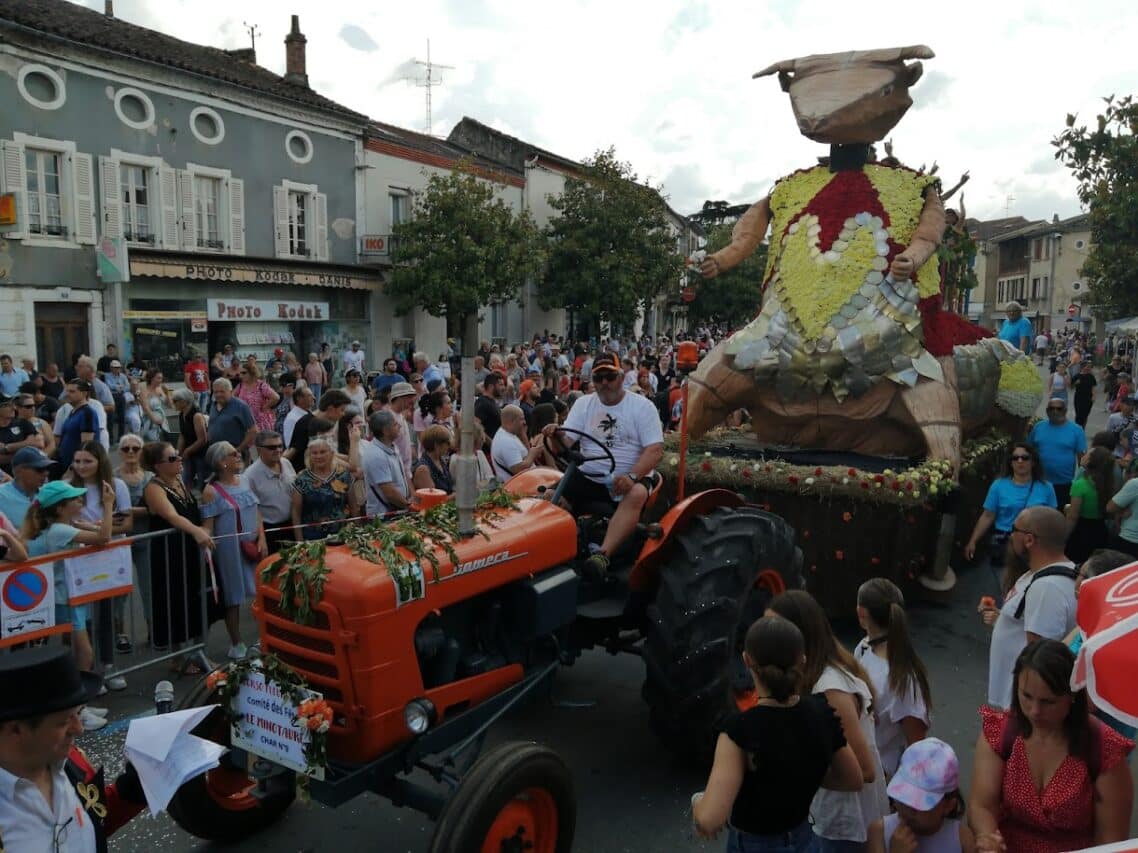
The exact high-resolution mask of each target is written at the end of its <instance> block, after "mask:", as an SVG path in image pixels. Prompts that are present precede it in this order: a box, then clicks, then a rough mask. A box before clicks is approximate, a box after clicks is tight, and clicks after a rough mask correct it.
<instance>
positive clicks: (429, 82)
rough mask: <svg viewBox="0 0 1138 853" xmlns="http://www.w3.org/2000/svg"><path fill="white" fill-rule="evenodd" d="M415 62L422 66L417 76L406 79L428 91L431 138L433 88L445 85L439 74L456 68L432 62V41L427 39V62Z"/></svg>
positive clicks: (417, 71) (428, 132)
mask: <svg viewBox="0 0 1138 853" xmlns="http://www.w3.org/2000/svg"><path fill="white" fill-rule="evenodd" d="M414 62H415V64H416V65H418V66H420V68H419V69H417V70H416V72H415V75H414V76H413V77H408V78H406V79H409V80H411V81H412V82H414V84H415V85H416V86H419V87H421V88H423V89H426V90H427V135H428V136H430V135H431V90H432V89H433V88H435V86H441V85H442V84H443V79H442V74H441V73H439V72H442V71H454V66H453V65H439V64H438V63H434V62H431V40H430V39H427V60H426V61H425V62H424V61H423V60H421V59H416V60H414Z"/></svg>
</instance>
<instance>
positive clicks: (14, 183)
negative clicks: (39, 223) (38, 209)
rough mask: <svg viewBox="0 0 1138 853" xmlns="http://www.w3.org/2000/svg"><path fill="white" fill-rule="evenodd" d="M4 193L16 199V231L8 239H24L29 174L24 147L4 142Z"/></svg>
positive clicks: (26, 225) (26, 221)
mask: <svg viewBox="0 0 1138 853" xmlns="http://www.w3.org/2000/svg"><path fill="white" fill-rule="evenodd" d="M3 152H4V172H3V176H4V191H5V192H10V193H12V194H13V195H14V196H15V197H16V223H17V224H16V230H15V231H9V232H8V234H7V236H8V237H23V236H25V235H26V234H27V228H28V207H27V193H28V174H27V165H26V162H25V159H24V146H23V145H20V144H18V143H16V142H9V141H7V140H4V143H3Z"/></svg>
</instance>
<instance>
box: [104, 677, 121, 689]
mask: <svg viewBox="0 0 1138 853" xmlns="http://www.w3.org/2000/svg"><path fill="white" fill-rule="evenodd" d="M104 684H106V686H107V687H109V688H110V689H111V690H126V679H125V678H123V677H122V676H121V675H112V676H111V677H110V678H108V679H106V681H105V682H104Z"/></svg>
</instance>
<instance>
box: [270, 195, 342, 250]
mask: <svg viewBox="0 0 1138 853" xmlns="http://www.w3.org/2000/svg"><path fill="white" fill-rule="evenodd" d="M273 213H274V218H275V220H276V249H277V257H278V258H307V259H311V260H319V261H326V260H328V197H327V196H326V195H324V193H320V192H317V191H316V187H315V186H313V185H310V184H295V183H293V182H291V181H284V182H283V183H282V184H281V185H280V186H276V187H273Z"/></svg>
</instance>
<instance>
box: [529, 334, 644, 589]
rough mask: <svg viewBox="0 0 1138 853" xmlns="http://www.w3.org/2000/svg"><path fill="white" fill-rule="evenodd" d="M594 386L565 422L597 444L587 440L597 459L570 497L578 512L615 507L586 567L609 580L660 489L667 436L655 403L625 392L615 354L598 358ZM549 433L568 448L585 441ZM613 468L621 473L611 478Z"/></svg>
mask: <svg viewBox="0 0 1138 853" xmlns="http://www.w3.org/2000/svg"><path fill="white" fill-rule="evenodd" d="M593 382H594V383H595V384H596V387H597V390H596V391H595V392H594V393H592V394H586V395H585V396H584V397H582V398H581V399H579V400H578V401H577V402H576V403H574V404H573V408H571V409H570V410H569V416H568V417H567V418H566V419H565V429H566V430H577V431H578V432H582V433H586V434H587V435H589V436H590V437H591V439H592V440H591V441H590V440H589V439H583V440H582V442H583V443H582V444H581V445H580V450H581V452H582V453H583V454H584V455H585V456H588V457H592V459H591V460H590V461H587V462H584V463H582V464H581V465H580V467H578V468H576V469H575V470H574V471H573V474H572V476H571V477H570V479H569V482H568V484H567V485H566V487H565V492H564V496H565V500H566V501H567V502H568V503H569V505H570V506H571V507H575V508H577V509H578V510H580V508H581V507H584V506H586V505H588V504H597V503H607V504H609V505H610V506H613V507H615V510H614V512H613V515H612V518H611V519H610V520H609V523H608V527H607V528H606V530H605V538H604V541H603V542H602V543H601V547H600V550H598V551H597V553H595V554H593V555H591V556H590V557H589V559H588V560H587V561H586V565H585V571H586V572H587V573H588V574H590V575H593V576H603V575H604V573H605V572H606V571H607V570H608V567H609V559H610V557H611V556H612V554H614V553H615V552H616V549H617V548H618V547H620V545H621V543H623V542H624V540H625V539H627V538H628V537H629V536H630V535H631V534H632V532H633V530H635V529H636V525H637V523H638V522H639V520H640V512H641V510H643V509H644V504H645V503H646V502H647V501H648V495H649V494H650V493H651V491H652V489H653V488H654V487H655V485H656V482H657V479H658V477H659V474H657V473H656V470H655V469H656V466H657V465H658V464H659V463H660V460H661V459H662V458H663V457H664V433H663V429H662V427H661V424H660V414H659V412H657V411H656V407H655V406H654V405H653V404H652V402H651V401H650V400H648V399H646V398H644V397H642V396H640V395H639V394H633V393H630V392H628V391H626V390H625V389H624V387H623V383H624V371H623V369H622V368H621V364H620V358H619V357H617V356H616V355H614V354H613V353H605V354H603V355H599V356H597V358H596V360H595V361H594V362H593ZM543 433H544V434H545V435H546V436H548V437H550V438H552V439H553V441H554V443H555V444H561V445H562V446H564V447H572V446H573V445H575V444H578V438H579V436H577V435H574V434H571V433H567V432H565V431H563V430H561V429H560V428H559V427H558V426H557V424H550V425H549V426H547V427H546V428H545V429H544V430H543ZM603 450H607V451H608V454H606V453H603V452H602V451H603ZM609 454H611V458H610V456H609ZM613 462H615V468H613V469H612V471H611V472H610V470H609V466H610V464H612V463H613Z"/></svg>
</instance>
